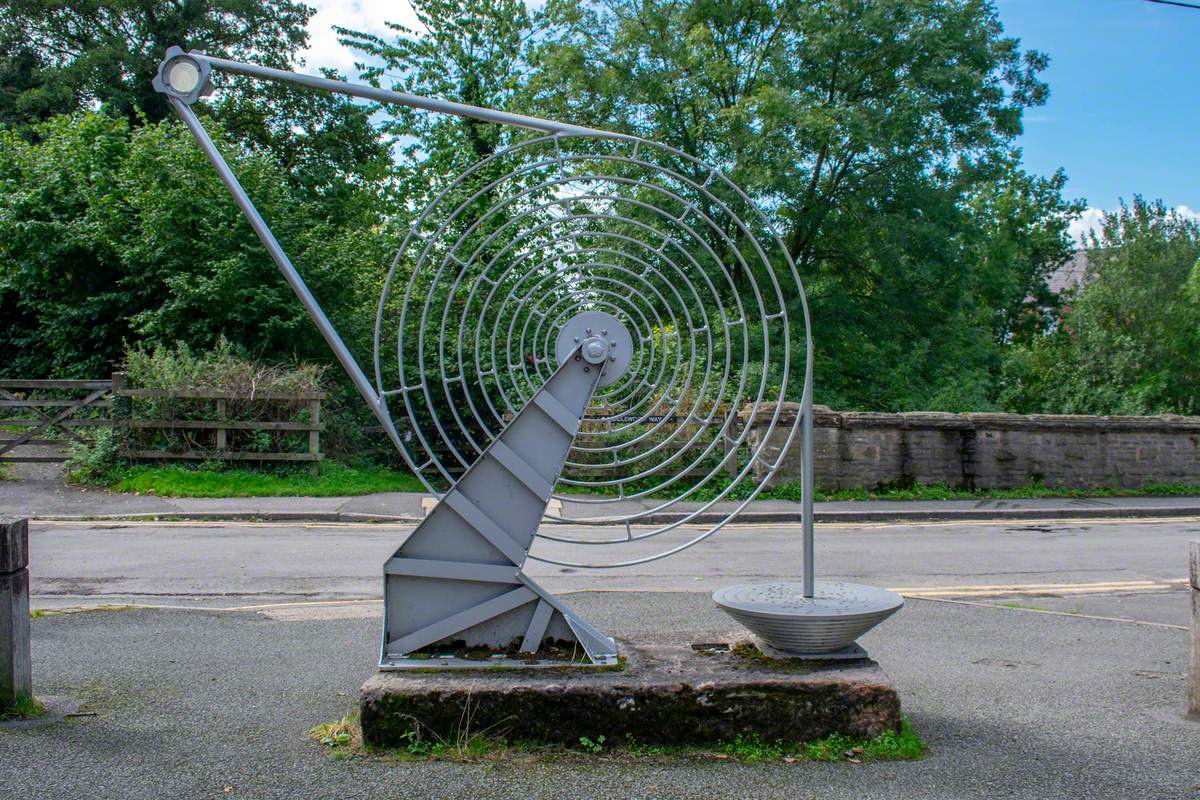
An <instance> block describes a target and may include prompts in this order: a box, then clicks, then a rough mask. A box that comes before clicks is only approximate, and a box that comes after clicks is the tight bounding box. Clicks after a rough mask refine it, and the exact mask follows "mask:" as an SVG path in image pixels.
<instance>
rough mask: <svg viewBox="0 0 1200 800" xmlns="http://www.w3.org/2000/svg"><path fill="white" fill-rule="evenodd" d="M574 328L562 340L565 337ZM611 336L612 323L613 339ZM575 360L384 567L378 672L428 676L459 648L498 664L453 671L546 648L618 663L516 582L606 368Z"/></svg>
mask: <svg viewBox="0 0 1200 800" xmlns="http://www.w3.org/2000/svg"><path fill="white" fill-rule="evenodd" d="M595 313H596V312H593V316H594V315H595ZM589 322H590V324H596V323H595V322H594V321H591V318H589ZM583 324H588V323H583ZM606 324H608V323H606ZM571 325H572V321H568V322H567V324H566V326H565V328H564V330H566V331H567V333H568V335H569V334H570V333H571V330H570V326H571ZM617 325H619V323H618V322H617V321H616V320H615V319H614V320H612V322H611V324H610V327H611V328H612V329H615V328H616V326H617ZM586 333H587V334H590V333H591V329H590V328H587V329H586ZM579 334H580V338H577V339H575V341H581V340H583V341H584V342H585V344H587V343H589V342H593V343H594V340H590V339H585V338H584V334H585V331H584V330H580V331H579ZM601 344H603V343H601ZM604 352H605V353H606V352H607V351H604ZM582 353H583V348H582V346H581V347H579V348H577V349H576V350H574V351H568V353H567V354H566V356H565V357H564V358H563V360H562V364H561V366H559V368H558V369H557V370H556V371H555V373H554V374H553V375H552V376H550V378H549V380H547V381H546V383H545V385H544V386H542V388H541V389H539V390H538V391H537V392H536V393H535V394H534V395H533V397H532V398H530V400H529V402H528V403H526V404H525V405H524V407H522V408H521V410H520V411H519V412H518V413H517V414H516V416H515V417H514V418H513V419H512V421H511V422H510V423H509V424H508V425H507V426H505V428H504V430H502V431H501V432H500V433H499V435H497V436H496V438H495V439H494V440H493V441H492V442H491V444H490V445H488V446H487V448H485V449H484V451H483V453H482V454H481V455H480V456H479V458H477V459H476V460H475V462H474V463H473V464H471V466H470V467H469V468H468V469H467V471H466V472H465V473H464V474H463V476H462V477H461V478H459V480H458V481H457V482H456V483H455V484H454V486H452V487H451V488H450V490H449V491H447V492H446V494H445V495H443V496H442V497H441V499H440V500H439V502H438V504H437V506H435V507H434V508H433V510H432V511H430V512H429V514H428V516H426V517H425V519H424V521H422V522H421V524H420V525H418V526H417V528H416V529H415V530H414V531H413V532H412V534H411V535H410V536H409V537H408V539H407V540H406V541H405V542H404V544H402V545H401V546H400V549H399V550H397V551H396V553H395V554H394V555H393V556H392V558H390V559H388V561H387V563H386V564H385V565H384V632H383V647H382V652H381V653H380V666H381V667H382V668H384V669H399V668H406V667H412V666H430V664H429V659H430V657H431V656H438V655H439V650H441V654H445V653H446V652H448V651H454V650H457V649H460V648H462V649H469V650H475V651H483V652H487V651H492V652H493V653H494V654H495V655H496V658H495V659H479V660H474V659H456V660H455V662H457V661H467V662H469V663H470V665H472V666H474V667H476V668H480V667H486V666H489V665H492V664H493V663H494V664H496V665H497V666H503V665H504V664H503V663H502V662H504V661H505V658H504V656H505V654H512V653H517V654H519V655H518V656H517V657H516V658H515V659H513V660H515V661H521V660H522V658H521V657H522V656H524V655H528V656H529V657H530V659H531V660H534V661H536V660H537V659H536V654H537V653H538V651H539V650H541V649H542V645H543V643H544V642H546V641H547V640H550V641H554V642H556V643H558V644H561V643H562V642H564V641H565V642H568V643H569V642H577V643H578V644H579V647H580V648H581V649H582V650H583V652H584V653H586V655H587V657H588V659H589V660H590V661H591V662H592V664H593V665H609V664H613V663H616V659H617V648H616V644H615V642H614V641H613V640H612V639H611V638H609V637H608V636H605V635H604V634H603V633H601V632H600V631H599V630H597V629H596V628H595V627H593V626H592V625H590V624H588V623H587V622H586V621H584V620H583V618H582V617H580V616H579V615H577V614H576V613H575V612H574V611H572V610H571V609H570V608H569V607H567V605H566V604H564V603H563V602H562V601H561V600H559V599H558V598H556V597H555V596H554V595H552V594H551V593H550V592H548V591H546V590H545V589H543V588H542V587H541V586H539V585H538V584H537V583H535V582H534V581H533V580H532V579H530V578H529V576H527V575H525V574H524V572H522V568H523V567H524V565H525V559H526V558H527V556H528V554H529V548H530V546H531V545H532V544H533V537H534V535H535V534H536V533H537V528H538V525H539V524H541V521H542V515H543V514H544V513H545V509H546V503H547V502H548V501H549V500H550V496H551V494H552V493H553V491H554V484H555V483H556V482H557V481H558V477H559V473H560V472H561V470H562V467H563V463H564V462H565V461H566V458H567V453H568V452H569V451H570V449H571V445H572V443H573V442H574V440H575V435H576V433H578V431H579V425H580V421H581V419H582V418H583V413H584V411H585V410H586V409H587V406H588V403H589V401H590V400H591V397H592V392H593V391H595V388H596V385H597V384H598V383H599V382H600V378H601V375H602V374H603V366H602V365H603V364H605V363H607V361H606V360H605V359H604V358H603V357H602V358H601V360H600V363H599V364H597V363H596V362H595V361H589V360H588V358H585V357H583V356H582V355H581V354H582ZM439 660H443V661H445V659H439ZM417 662H424V663H420V664H418V663H417ZM557 663H558V664H559V665H562V664H563V663H567V664H569V663H571V662H570V661H566V662H563V661H559V662H557ZM447 666H466V665H465V664H458V663H453V664H451V663H449V662H447Z"/></svg>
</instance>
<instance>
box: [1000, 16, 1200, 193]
mask: <svg viewBox="0 0 1200 800" xmlns="http://www.w3.org/2000/svg"><path fill="white" fill-rule="evenodd" d="M996 5H997V9H998V11H999V14H1000V20H1001V22H1003V23H1004V27H1005V30H1006V31H1007V32H1008V33H1009V34H1010V35H1013V36H1017V37H1019V38H1020V39H1021V43H1022V45H1023V46H1024V47H1025V48H1027V49H1028V48H1032V49H1035V50H1040V51H1042V52H1044V53H1046V54H1047V55H1049V56H1050V68H1049V69H1048V70H1046V72H1045V73H1044V75H1043V77H1044V80H1046V82H1047V83H1049V84H1050V100H1049V102H1048V103H1047V104H1046V105H1045V106H1042V107H1041V108H1035V109H1033V110H1031V111H1030V112H1028V113H1027V114H1026V116H1025V135H1024V136H1023V137H1021V141H1020V144H1021V147H1022V148H1023V150H1024V153H1025V164H1026V167H1027V168H1028V169H1029V170H1031V171H1033V172H1038V173H1043V174H1048V173H1051V172H1053V171H1054V170H1055V169H1057V168H1059V167H1062V168H1063V169H1065V170H1066V172H1067V175H1068V177H1069V178H1070V182H1069V183H1068V184H1067V195H1068V196H1069V197H1073V198H1078V197H1084V198H1087V201H1088V205H1090V206H1092V207H1093V208H1103V209H1110V210H1111V209H1113V208H1115V207H1116V206H1117V203H1118V200H1119V198H1122V197H1124V198H1126V199H1128V198H1130V197H1131V196H1132V195H1133V194H1134V193H1140V194H1142V195H1144V196H1145V197H1147V198H1151V199H1154V198H1162V200H1163V201H1164V202H1166V203H1167V205H1169V206H1185V207H1186V211H1192V210H1200V11H1193V10H1190V9H1186V8H1177V7H1173V6H1166V5H1158V4H1154V3H1148V2H1146V1H1145V0H996ZM1186 211H1185V213H1186ZM1093 216H1094V215H1093Z"/></svg>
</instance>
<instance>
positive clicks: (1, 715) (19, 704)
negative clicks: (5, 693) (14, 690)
mask: <svg viewBox="0 0 1200 800" xmlns="http://www.w3.org/2000/svg"><path fill="white" fill-rule="evenodd" d="M44 716H46V707H45V706H44V705H42V704H41V703H39V702H38V701H37V700H36V699H34V698H32V697H29V696H28V695H22V696H21V697H18V698H17V699H16V702H14V703H13V704H12V705H10V706H9V707H8V708H0V722H9V721H12V720H18V719H41V718H42V717H44Z"/></svg>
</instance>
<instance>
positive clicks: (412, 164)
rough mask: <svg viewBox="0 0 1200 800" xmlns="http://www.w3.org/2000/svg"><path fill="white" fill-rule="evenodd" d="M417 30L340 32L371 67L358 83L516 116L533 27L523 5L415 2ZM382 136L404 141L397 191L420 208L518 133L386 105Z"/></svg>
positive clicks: (509, 1)
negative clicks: (435, 190) (441, 185)
mask: <svg viewBox="0 0 1200 800" xmlns="http://www.w3.org/2000/svg"><path fill="white" fill-rule="evenodd" d="M413 9H414V10H415V12H416V15H417V20H418V22H419V23H420V25H421V30H420V31H417V30H414V29H410V28H407V27H405V26H403V25H400V24H390V25H389V27H391V28H392V29H393V30H394V31H395V32H396V35H395V36H394V37H392V38H390V39H388V38H385V37H381V36H375V35H370V34H367V33H362V32H358V31H353V30H347V29H340V32H341V34H342V35H343V37H344V39H343V40H344V41H345V42H346V43H347V44H349V45H350V46H352V47H354V48H356V49H358V50H359V51H361V52H362V53H363V54H364V55H366V56H368V57H369V58H370V59H371V60H372V61H374V62H377V64H378V65H377V66H373V67H370V68H368V69H366V70H365V71H364V72H363V74H362V78H363V79H364V80H367V81H369V82H371V83H373V84H375V85H381V84H383V83H385V82H386V83H387V84H388V85H389V86H390V88H392V89H395V90H397V91H402V92H411V93H413V94H420V95H426V96H431V97H440V98H443V99H446V100H454V101H457V102H460V103H467V104H469V105H474V106H483V107H486V108H499V109H504V110H516V109H518V108H519V107H520V105H521V103H522V102H523V100H522V94H521V93H522V88H523V86H524V85H525V83H526V81H527V79H528V66H527V64H526V61H525V53H526V50H527V44H528V41H529V40H530V38H531V36H532V35H533V27H532V25H533V23H532V20H531V18H530V15H529V11H528V9H527V7H526V5H525V3H524V2H523V0H479V1H478V2H475V1H473V0H418V2H415V3H413ZM383 111H384V112H385V113H386V114H387V115H389V121H388V123H387V124H386V129H387V130H388V131H389V132H391V133H393V134H395V135H396V136H399V137H403V138H402V140H401V141H402V142H403V144H402V145H401V147H400V148H399V155H400V161H401V163H400V169H399V170H398V180H399V181H400V186H399V191H400V193H401V194H402V195H403V196H404V198H405V199H406V201H407V202H408V203H409V204H410V205H412V206H415V207H421V206H422V205H423V202H422V201H426V200H428V199H429V198H430V196H431V195H430V189H431V188H433V187H434V186H435V184H436V183H437V182H438V181H439V180H444V179H446V178H448V177H450V176H452V175H455V174H457V173H459V172H461V171H462V170H464V169H466V168H467V167H469V166H470V165H471V164H473V163H475V162H476V161H479V160H482V159H484V158H487V157H488V156H490V155H492V154H493V153H495V152H496V151H497V150H498V149H499V148H500V147H502V146H503V144H504V143H505V142H509V141H512V140H513V139H514V137H516V138H519V137H520V136H521V132H516V131H513V130H512V129H509V128H505V127H503V126H499V125H493V124H491V123H486V122H481V121H479V120H475V119H469V118H466V117H450V116H447V115H445V114H433V113H429V112H425V111H418V110H414V109H409V108H405V107H403V106H387V107H385V108H384V109H383Z"/></svg>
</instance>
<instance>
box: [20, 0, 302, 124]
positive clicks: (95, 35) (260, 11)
mask: <svg viewBox="0 0 1200 800" xmlns="http://www.w3.org/2000/svg"><path fill="white" fill-rule="evenodd" d="M311 15H312V9H311V8H309V7H308V6H305V5H304V4H303V3H298V2H292V1H291V0H269V1H268V2H254V0H167V2H163V0H107V1H106V2H99V1H98V0H82V1H81V0H0V42H5V43H20V49H19V50H16V51H8V55H7V56H6V57H4V59H3V62H0V73H5V72H7V73H9V74H13V73H14V71H15V73H16V74H17V75H19V76H20V77H21V82H22V84H23V85H22V86H21V91H20V92H19V93H18V94H17V96H16V97H14V98H11V100H9V101H8V102H5V103H3V104H0V111H2V112H4V114H5V116H3V117H0V123H3V124H7V125H9V126H21V125H27V124H29V123H31V122H36V121H37V120H39V119H44V118H45V117H46V116H47V113H46V111H47V110H50V111H52V112H56V113H60V112H64V111H70V110H73V109H74V108H78V107H82V106H85V105H86V104H89V103H100V104H102V105H104V106H105V107H106V108H107V109H108V110H109V111H111V112H113V113H117V114H121V115H124V116H126V117H129V118H130V119H133V120H136V119H137V118H138V117H139V115H145V117H146V118H147V119H148V120H149V121H151V122H156V121H158V120H160V119H162V118H163V117H165V116H167V114H168V113H169V111H170V109H169V108H168V106H167V105H166V103H165V102H163V100H162V98H161V97H160V96H159V94H158V93H157V92H155V91H154V89H153V88H152V87H151V86H150V79H151V78H153V77H154V74H155V72H156V71H157V70H158V65H159V63H160V62H161V61H162V57H163V54H164V53H165V52H166V50H167V48H168V47H170V46H171V45H180V46H182V47H183V48H184V49H188V50H191V49H195V50H200V51H202V52H206V53H209V54H212V55H216V56H223V57H227V58H238V59H241V60H254V61H259V62H263V63H267V64H270V65H272V66H277V67H286V66H287V65H288V63H289V62H290V60H291V59H292V57H293V56H294V55H295V53H296V52H297V51H298V50H299V48H301V47H303V46H304V44H305V43H306V41H307V38H308V33H307V31H306V30H305V25H306V23H307V22H308V19H309V17H310V16H311ZM6 85H7V84H6ZM66 98H70V104H68V102H67V100H66Z"/></svg>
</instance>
